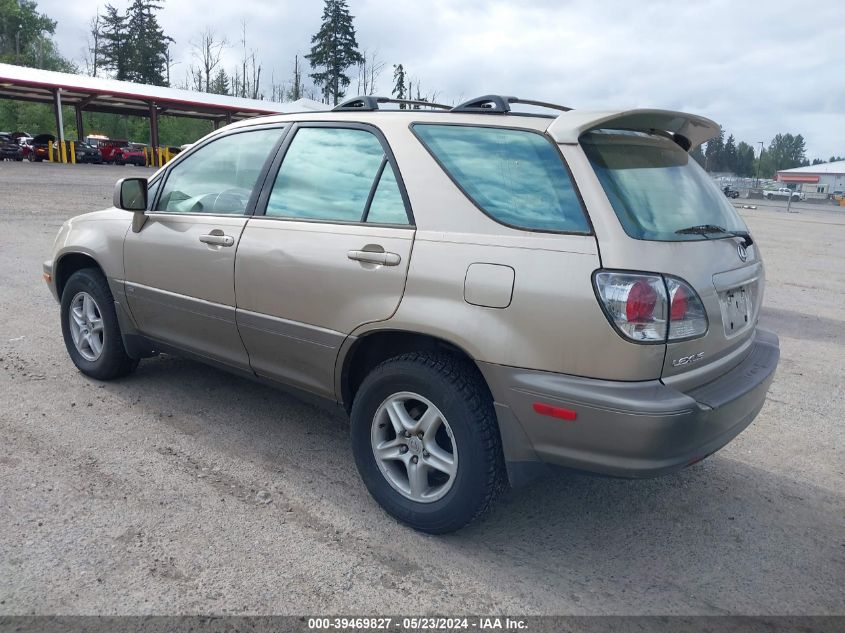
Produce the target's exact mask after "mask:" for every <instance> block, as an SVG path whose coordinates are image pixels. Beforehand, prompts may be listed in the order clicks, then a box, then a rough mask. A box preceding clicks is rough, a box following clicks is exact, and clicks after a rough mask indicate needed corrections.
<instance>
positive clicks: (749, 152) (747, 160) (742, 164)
mask: <svg viewBox="0 0 845 633" xmlns="http://www.w3.org/2000/svg"><path fill="white" fill-rule="evenodd" d="M734 173H736V175H737V176H742V177H744V178H750V177H751V176H753V175H754V148H753V147H751V145H749V144H748V143H746V142H745V141H740V142H739V145H737V147H736V165H735V169H734Z"/></svg>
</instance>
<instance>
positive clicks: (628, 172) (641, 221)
mask: <svg viewBox="0 0 845 633" xmlns="http://www.w3.org/2000/svg"><path fill="white" fill-rule="evenodd" d="M581 145H582V147H583V148H584V151H585V152H586V154H587V157H588V158H589V160H590V163H591V164H592V166H593V169H594V170H595V172H596V175H597V176H598V178H599V181H600V182H601V184H602V187H603V188H604V191H605V193H606V194H607V197H608V199H609V200H610V204H611V205H612V206H613V210H614V211H615V212H616V215H617V217H618V218H619V222H620V223H621V224H622V228H624V229H625V232H626V233H627V234H628V235H630V236H631V237H633V238H635V239H638V240H652V241H662V242H675V241H681V240H703V239H714V238H718V237H723V236H726V235H724V234H721V233H719V232H718V230H717V229H716V228H714V231H713V232H708V231H703V232H702V231H697V232H683V233H678V231H683V230H684V229H689V228H690V227H702V226H711V227H719V228H722V229H725V230H726V231H745V230H747V228H746V226H745V223H744V222H743V221H742V219H741V218H740V217H739V214H737V212H736V210H735V209H734V208H733V206H732V205H731V204H730V203H729V202H728V201H727V198H725V195H724V194H723V193H722V192H721V191H720V190H719V189H718V188H717V187H716V185H715V184H714V183H713V181H712V180H711V179H710V177H709V176H708V175H707V173H706V172H705V171H704V170H703V169H702V168H701V167H700V166H699V165H698V163H696V162H695V160H694V159H693V158H691V157H690V155H689V154H687V152H685V151H684V150H683V149H681V148H680V147H679V146H678V145H676V144H675V143H674V142H673V141H671V140H669V139H667V138H664V137H661V136H656V135H651V134H645V133H641V132H623V131H615V130H602V131H599V132H591V133H589V134H586V135H584V136H583V137H582V138H581Z"/></svg>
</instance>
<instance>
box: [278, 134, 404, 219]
mask: <svg viewBox="0 0 845 633" xmlns="http://www.w3.org/2000/svg"><path fill="white" fill-rule="evenodd" d="M266 215H267V216H270V217H283V218H296V219H300V218H301V219H305V220H321V221H326V222H332V221H335V222H372V223H391V224H408V215H407V213H406V212H405V204H404V202H403V200H402V194H401V193H400V191H399V185H398V184H397V182H396V175H395V173H394V172H393V167H392V165H391V164H390V163H389V161H388V160H387V156H386V155H385V153H384V148H382V145H381V142H380V141H379V139H378V138H377V137H376V136H375V134H373V133H371V132H368V131H367V130H360V129H353V128H329V127H313V128H309V127H305V128H301V129H300V130H298V131H297V132H296V136H295V137H294V138H293V140H292V141H291V144H290V147H289V148H288V150H287V152H286V153H285V157H284V159H283V161H282V165H281V167H280V169H279V173H278V176H277V177H276V181H275V183H274V184H273V190H272V191H271V193H270V199H269V200H268V201H267V211H266Z"/></svg>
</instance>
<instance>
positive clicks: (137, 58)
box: [125, 0, 173, 86]
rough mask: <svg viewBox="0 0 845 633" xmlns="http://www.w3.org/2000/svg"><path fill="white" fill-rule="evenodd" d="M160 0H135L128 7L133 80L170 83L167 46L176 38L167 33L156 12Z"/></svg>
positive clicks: (129, 49) (127, 18)
mask: <svg viewBox="0 0 845 633" xmlns="http://www.w3.org/2000/svg"><path fill="white" fill-rule="evenodd" d="M161 8H162V5H161V4H159V3H158V1H157V0H132V4H130V5H129V8H128V9H127V11H126V16H125V21H126V27H127V30H128V39H127V42H128V44H129V46H128V51H129V53H130V54H129V56H128V64H127V65H128V68H127V71H128V73H127V74H128V77H129V79H130V80H131V81H136V82H138V83H142V84H152V85H155V86H164V85H167V79H166V73H167V57H168V52H167V47H168V46H169V44H170V42H172V41H173V40H172V39H171V38H170V37H168V36H167V35H165V34H164V30H163V29H162V28H161V26H160V25H159V23H158V18H157V17H156V13H157V12H158V11H160V10H161Z"/></svg>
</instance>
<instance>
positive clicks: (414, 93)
mask: <svg viewBox="0 0 845 633" xmlns="http://www.w3.org/2000/svg"><path fill="white" fill-rule="evenodd" d="M439 95H440V91H439V90H433V89H426V90H423V89H422V84H421V83H420V80H419V79H416V78H414V77H411V78H410V79H409V80H408V97H407V98H408V99H413V100H415V101H428V102H433V101H437V97H438V96H439ZM421 107H425V106H418V105H415V106H414V109H415V110H419V109H420V108H421Z"/></svg>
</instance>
